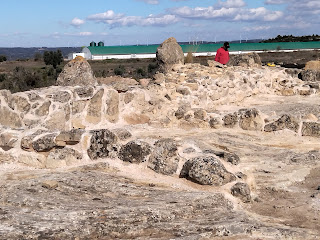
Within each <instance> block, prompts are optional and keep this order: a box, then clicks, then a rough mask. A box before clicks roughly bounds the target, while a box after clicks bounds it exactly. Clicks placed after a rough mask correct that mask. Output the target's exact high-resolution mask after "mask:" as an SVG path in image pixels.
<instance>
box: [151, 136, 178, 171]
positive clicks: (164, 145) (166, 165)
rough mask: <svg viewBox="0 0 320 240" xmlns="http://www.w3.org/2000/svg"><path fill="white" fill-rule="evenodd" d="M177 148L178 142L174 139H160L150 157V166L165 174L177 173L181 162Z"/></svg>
mask: <svg viewBox="0 0 320 240" xmlns="http://www.w3.org/2000/svg"><path fill="white" fill-rule="evenodd" d="M177 150H178V148H177V143H176V142H175V141H174V140H173V139H169V138H165V139H160V140H158V141H157V142H156V143H155V148H154V149H153V150H152V153H151V155H150V157H149V162H148V167H149V168H151V169H152V170H154V171H155V172H157V173H162V174H165V175H172V174H174V173H176V171H177V169H178V164H179V156H178V155H177Z"/></svg>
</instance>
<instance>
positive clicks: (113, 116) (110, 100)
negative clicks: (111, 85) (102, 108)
mask: <svg viewBox="0 0 320 240" xmlns="http://www.w3.org/2000/svg"><path fill="white" fill-rule="evenodd" d="M106 95H107V99H106V113H105V114H106V118H107V120H108V121H109V122H112V123H114V122H117V121H118V119H119V93H118V92H117V91H115V90H108V91H107V92H106Z"/></svg>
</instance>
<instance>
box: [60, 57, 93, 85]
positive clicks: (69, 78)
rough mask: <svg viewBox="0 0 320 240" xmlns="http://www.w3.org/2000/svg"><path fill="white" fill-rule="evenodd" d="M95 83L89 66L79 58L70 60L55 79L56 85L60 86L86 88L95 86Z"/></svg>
mask: <svg viewBox="0 0 320 240" xmlns="http://www.w3.org/2000/svg"><path fill="white" fill-rule="evenodd" d="M96 83H97V80H96V78H95V77H94V76H93V71H92V69H91V66H90V64H89V63H88V62H87V60H85V59H84V58H83V57H80V56H78V57H76V58H75V59H73V60H71V61H70V62H69V63H68V64H67V65H66V66H65V67H64V68H63V71H62V72H61V73H60V74H59V77H58V79H57V85H60V86H76V85H80V86H87V85H96Z"/></svg>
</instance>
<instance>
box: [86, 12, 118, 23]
mask: <svg viewBox="0 0 320 240" xmlns="http://www.w3.org/2000/svg"><path fill="white" fill-rule="evenodd" d="M123 16H124V15H123V14H115V13H114V11H112V10H108V11H106V12H104V13H97V14H93V15H90V16H88V17H87V19H88V20H92V21H97V22H104V21H107V20H114V19H118V18H121V17H123Z"/></svg>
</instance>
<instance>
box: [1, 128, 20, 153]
mask: <svg viewBox="0 0 320 240" xmlns="http://www.w3.org/2000/svg"><path fill="white" fill-rule="evenodd" d="M18 139H19V138H18V134H17V132H11V131H9V132H4V133H1V134H0V148H2V149H3V150H5V151H7V150H9V149H11V148H14V147H15V143H16V142H18Z"/></svg>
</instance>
